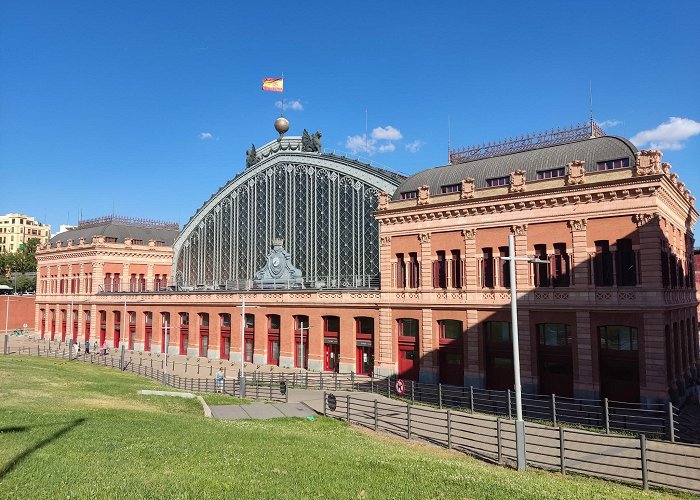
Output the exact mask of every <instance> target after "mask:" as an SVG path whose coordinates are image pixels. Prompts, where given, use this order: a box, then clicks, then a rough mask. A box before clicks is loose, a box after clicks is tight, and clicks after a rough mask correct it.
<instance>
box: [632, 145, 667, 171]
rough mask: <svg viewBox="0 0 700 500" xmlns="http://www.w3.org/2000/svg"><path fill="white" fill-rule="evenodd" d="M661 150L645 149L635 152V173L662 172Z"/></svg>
mask: <svg viewBox="0 0 700 500" xmlns="http://www.w3.org/2000/svg"><path fill="white" fill-rule="evenodd" d="M661 155H662V153H661V151H659V150H658V149H643V150H641V151H639V152H638V153H636V154H635V156H636V161H635V163H634V175H635V176H642V175H654V174H660V173H661V172H662V171H663V170H662V166H661Z"/></svg>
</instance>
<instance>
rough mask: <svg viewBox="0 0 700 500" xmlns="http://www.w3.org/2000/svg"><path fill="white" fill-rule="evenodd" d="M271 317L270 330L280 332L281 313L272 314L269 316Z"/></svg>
mask: <svg viewBox="0 0 700 500" xmlns="http://www.w3.org/2000/svg"><path fill="white" fill-rule="evenodd" d="M268 319H269V322H270V323H269V327H268V328H269V329H270V330H277V331H278V332H279V329H280V317H279V314H270V315H269V316H268Z"/></svg>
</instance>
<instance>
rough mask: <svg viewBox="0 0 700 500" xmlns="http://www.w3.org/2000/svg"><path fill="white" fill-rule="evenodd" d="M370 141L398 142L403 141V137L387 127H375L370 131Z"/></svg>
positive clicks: (389, 126) (395, 130)
mask: <svg viewBox="0 0 700 500" xmlns="http://www.w3.org/2000/svg"><path fill="white" fill-rule="evenodd" d="M372 139H376V140H378V141H398V140H399V139H403V135H401V132H400V131H399V130H398V129H395V128H394V127H392V126H391V125H387V126H386V127H377V128H375V129H374V130H372Z"/></svg>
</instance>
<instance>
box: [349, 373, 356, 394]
mask: <svg viewBox="0 0 700 500" xmlns="http://www.w3.org/2000/svg"><path fill="white" fill-rule="evenodd" d="M350 390H351V391H354V390H355V372H350Z"/></svg>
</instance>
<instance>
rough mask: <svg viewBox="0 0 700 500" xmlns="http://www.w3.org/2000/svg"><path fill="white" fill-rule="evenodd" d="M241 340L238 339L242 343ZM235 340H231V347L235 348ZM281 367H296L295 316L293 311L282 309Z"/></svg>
mask: <svg viewBox="0 0 700 500" xmlns="http://www.w3.org/2000/svg"><path fill="white" fill-rule="evenodd" d="M237 330H238V335H240V333H241V332H240V326H239V327H238V329H237ZM240 343H241V341H240V340H239V341H238V344H240ZM233 344H234V342H233V340H232V341H231V346H232V347H231V349H233ZM280 367H282V368H293V367H294V318H293V317H292V315H291V313H287V312H286V311H282V312H281V313H280Z"/></svg>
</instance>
